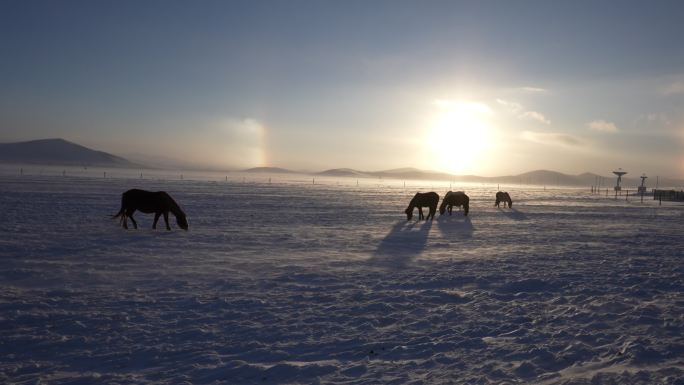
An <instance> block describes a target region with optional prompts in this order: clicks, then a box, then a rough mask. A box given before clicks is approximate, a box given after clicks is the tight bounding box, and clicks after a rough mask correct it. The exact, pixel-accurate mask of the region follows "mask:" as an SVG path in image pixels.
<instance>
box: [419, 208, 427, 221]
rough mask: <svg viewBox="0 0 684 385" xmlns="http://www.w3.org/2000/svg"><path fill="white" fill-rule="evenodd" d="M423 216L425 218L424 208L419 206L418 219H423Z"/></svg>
mask: <svg viewBox="0 0 684 385" xmlns="http://www.w3.org/2000/svg"><path fill="white" fill-rule="evenodd" d="M423 218H425V217H424V216H423V208H422V207H418V220H421V219H423Z"/></svg>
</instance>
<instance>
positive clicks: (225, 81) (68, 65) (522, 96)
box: [0, 0, 684, 177]
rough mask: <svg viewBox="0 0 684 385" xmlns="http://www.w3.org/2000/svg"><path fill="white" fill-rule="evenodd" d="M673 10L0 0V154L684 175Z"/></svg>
mask: <svg viewBox="0 0 684 385" xmlns="http://www.w3.org/2000/svg"><path fill="white" fill-rule="evenodd" d="M683 17H684V2H682V1H639V2H629V1H575V0H573V1H491V2H489V1H473V2H459V1H397V0H392V1H379V0H370V1H368V0H362V1H348V0H345V1H320V0H319V1H295V0H287V1H246V2H238V1H183V2H181V1H168V0H164V1H82V2H81V1H36V2H33V1H26V0H19V1H8V0H5V1H2V2H0V49H1V50H2V60H0V141H15V140H29V139H38V138H52V137H63V138H65V139H68V140H71V141H75V142H78V143H81V144H84V145H88V146H92V147H95V148H98V149H102V150H105V151H109V152H113V153H116V154H120V155H124V156H126V155H130V154H135V153H143V154H149V155H157V156H164V157H169V158H177V159H182V160H187V161H192V162H195V163H197V164H203V165H212V166H214V167H221V168H244V167H253V166H281V167H288V168H295V169H307V170H321V169H325V168H332V167H352V168H357V169H362V170H379V169H389V168H396V167H407V166H414V167H419V168H423V169H432V170H440V171H447V172H452V173H456V174H480V175H504V174H513V173H520V172H525V171H529V170H533V169H541V168H544V169H555V170H558V171H563V172H569V173H580V172H584V171H592V172H597V173H601V174H604V175H606V174H609V172H610V170H612V169H615V168H617V167H622V168H624V169H626V170H628V171H630V173H634V174H636V173H639V174H640V173H642V172H646V173H648V174H651V175H653V174H659V175H669V176H677V177H681V176H684V151H683V150H684V22H683Z"/></svg>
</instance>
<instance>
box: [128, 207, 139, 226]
mask: <svg viewBox="0 0 684 385" xmlns="http://www.w3.org/2000/svg"><path fill="white" fill-rule="evenodd" d="M127 214H128V213H127ZM126 216H127V217H129V218H131V222H133V228H135V229H136V230H137V229H138V222H136V221H135V219H133V211H131V213H130V214H128V215H126Z"/></svg>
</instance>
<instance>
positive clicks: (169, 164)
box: [0, 139, 684, 189]
mask: <svg viewBox="0 0 684 385" xmlns="http://www.w3.org/2000/svg"><path fill="white" fill-rule="evenodd" d="M141 157H142V155H141ZM144 159H146V160H149V161H144V162H143V163H144V164H145V165H142V164H140V163H135V162H131V161H129V160H128V159H126V158H123V157H120V156H116V155H112V154H109V153H106V152H103V151H97V150H93V149H90V148H87V147H84V146H81V145H79V144H76V143H72V142H69V141H66V140H64V139H41V140H32V141H28V142H17V143H0V163H24V164H30V163H33V164H55V165H71V166H100V167H131V168H141V167H148V168H149V167H157V168H174V169H198V170H199V168H198V166H193V165H191V164H188V163H186V162H183V161H179V160H174V159H169V158H163V157H156V158H155V157H150V156H148V157H147V158H144ZM242 172H249V173H260V174H286V173H296V174H309V175H317V176H326V177H349V178H386V179H409V180H411V179H415V180H441V181H452V182H473V183H500V184H536V185H551V186H561V185H562V186H587V187H588V186H595V185H596V184H597V182H598V181H599V180H601V182H600V183H601V186H602V188H609V189H610V188H612V186H613V185H614V184H615V176H613V175H610V176H601V175H596V174H592V173H583V174H579V175H568V174H563V173H560V172H556V171H549V170H536V171H530V172H526V173H523V174H519V175H507V176H496V177H483V176H477V175H451V174H447V173H443V172H437V171H426V170H419V169H417V168H411V167H407V168H397V169H392V170H384V171H360V170H355V169H351V168H334V169H330V170H325V171H321V172H317V173H311V172H301V171H293V170H288V169H285V168H280V167H254V168H250V169H246V170H242ZM653 179H654V178H653V177H652V178H651V179H649V180H648V182H649V183H648V185H649V186H651V187H652V186H654V185H655V181H654V180H653ZM639 184H641V180H640V179H639V178H638V177H637V178H630V177H623V185H624V186H632V187H633V186H637V185H639ZM659 185H660V186H682V185H684V181H682V180H678V179H672V178H660V180H659Z"/></svg>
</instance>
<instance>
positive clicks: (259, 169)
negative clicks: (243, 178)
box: [242, 167, 295, 174]
mask: <svg viewBox="0 0 684 385" xmlns="http://www.w3.org/2000/svg"><path fill="white" fill-rule="evenodd" d="M242 172H254V173H263V174H293V173H295V171H292V170H288V169H286V168H280V167H253V168H248V169H246V170H242Z"/></svg>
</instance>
